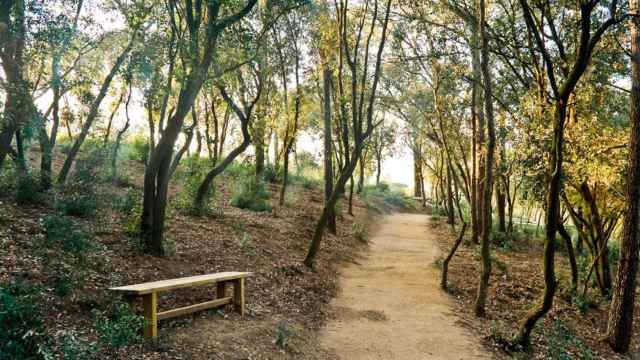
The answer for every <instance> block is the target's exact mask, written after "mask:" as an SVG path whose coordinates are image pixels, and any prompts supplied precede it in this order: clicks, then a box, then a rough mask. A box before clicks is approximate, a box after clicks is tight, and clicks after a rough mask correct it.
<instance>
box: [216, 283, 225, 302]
mask: <svg viewBox="0 0 640 360" xmlns="http://www.w3.org/2000/svg"><path fill="white" fill-rule="evenodd" d="M227 284H228V282H226V281H223V282H219V283H217V284H216V298H217V299H222V298H224V297H227V288H228V286H227Z"/></svg>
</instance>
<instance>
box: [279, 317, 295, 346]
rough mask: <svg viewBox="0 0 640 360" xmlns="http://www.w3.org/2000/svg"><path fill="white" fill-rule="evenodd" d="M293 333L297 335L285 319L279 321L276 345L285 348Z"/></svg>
mask: <svg viewBox="0 0 640 360" xmlns="http://www.w3.org/2000/svg"><path fill="white" fill-rule="evenodd" d="M293 335H295V333H294V331H293V329H291V327H290V326H289V325H288V324H287V323H286V322H285V321H280V322H278V326H277V327H276V346H277V347H278V348H279V349H281V350H283V349H284V348H285V347H286V346H287V342H288V341H289V339H290V338H291V337H292V336H293Z"/></svg>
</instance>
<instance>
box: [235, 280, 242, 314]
mask: <svg viewBox="0 0 640 360" xmlns="http://www.w3.org/2000/svg"><path fill="white" fill-rule="evenodd" d="M233 306H234V308H235V311H236V312H237V313H238V314H240V316H244V278H242V279H237V280H234V281H233Z"/></svg>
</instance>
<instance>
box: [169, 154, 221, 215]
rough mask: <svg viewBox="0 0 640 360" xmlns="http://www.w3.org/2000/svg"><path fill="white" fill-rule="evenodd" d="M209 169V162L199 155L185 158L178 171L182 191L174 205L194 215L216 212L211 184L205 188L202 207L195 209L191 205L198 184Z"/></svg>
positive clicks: (198, 186)
mask: <svg viewBox="0 0 640 360" xmlns="http://www.w3.org/2000/svg"><path fill="white" fill-rule="evenodd" d="M210 169H211V163H210V162H209V161H208V160H207V159H203V158H200V157H199V156H191V157H188V158H186V159H185V161H184V165H183V166H182V167H181V168H180V171H179V173H178V178H180V179H181V180H182V191H180V193H179V194H178V197H177V199H176V207H177V208H178V209H181V210H184V211H186V212H187V214H190V215H194V216H203V215H212V214H215V213H216V208H217V206H215V191H214V190H215V188H214V186H213V184H211V186H209V189H207V193H206V194H205V198H204V202H203V206H202V208H200V209H195V208H194V207H193V200H194V199H195V198H196V195H197V193H198V189H199V188H200V184H202V181H203V180H204V178H205V177H206V176H207V173H208V172H209V171H210Z"/></svg>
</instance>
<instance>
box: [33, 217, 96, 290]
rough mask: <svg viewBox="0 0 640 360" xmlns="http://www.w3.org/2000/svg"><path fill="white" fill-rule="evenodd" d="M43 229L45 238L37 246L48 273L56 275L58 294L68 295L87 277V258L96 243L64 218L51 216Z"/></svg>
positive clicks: (75, 224) (82, 230) (54, 286)
mask: <svg viewBox="0 0 640 360" xmlns="http://www.w3.org/2000/svg"><path fill="white" fill-rule="evenodd" d="M42 227H43V229H44V233H45V236H44V239H43V240H42V241H41V242H40V243H38V244H37V245H38V247H39V249H38V250H39V252H40V256H41V257H42V259H43V265H44V266H45V269H46V271H47V272H48V273H50V274H52V277H51V283H50V285H51V286H52V287H53V290H54V292H55V293H56V295H58V296H67V295H69V294H71V292H72V291H73V289H75V288H76V287H77V286H78V285H79V284H80V283H82V281H83V280H84V278H85V277H86V256H87V253H89V252H90V251H93V250H95V248H96V244H95V243H94V242H93V239H92V238H91V237H90V236H89V234H87V233H86V232H85V231H84V229H83V228H82V227H81V226H80V225H79V224H77V223H76V222H74V221H73V220H71V219H70V218H67V217H64V216H60V215H57V214H54V215H49V216H47V217H45V218H44V220H43V221H42ZM50 250H54V251H50Z"/></svg>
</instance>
